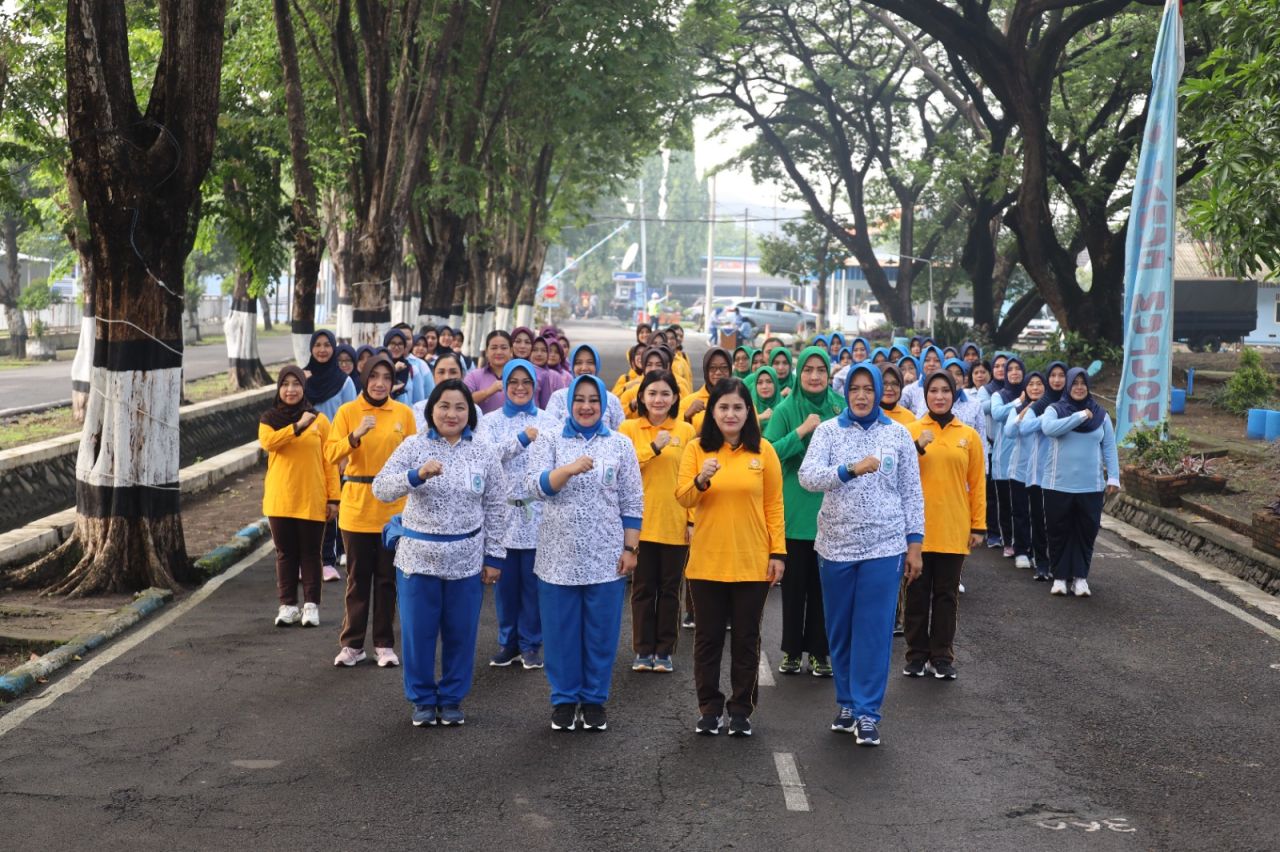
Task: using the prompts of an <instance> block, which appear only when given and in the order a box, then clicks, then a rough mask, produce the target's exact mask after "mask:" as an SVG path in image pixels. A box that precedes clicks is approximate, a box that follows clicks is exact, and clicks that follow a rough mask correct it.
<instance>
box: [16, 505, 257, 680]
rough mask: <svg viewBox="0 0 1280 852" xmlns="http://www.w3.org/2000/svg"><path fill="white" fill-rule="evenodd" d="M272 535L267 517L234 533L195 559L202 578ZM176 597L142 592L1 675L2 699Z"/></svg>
mask: <svg viewBox="0 0 1280 852" xmlns="http://www.w3.org/2000/svg"><path fill="white" fill-rule="evenodd" d="M269 534H270V528H269V527H268V526H267V519H266V518H261V519H259V520H257V521H255V522H253V523H252V524H249V525H248V526H247V527H244V528H243V529H241V530H240V531H239V532H237V533H236V534H235V535H234V536H232V538H231V541H230V542H228V543H227V544H224V545H220V546H218V547H215V548H214V549H213V550H211V551H209V552H208V553H206V554H205V555H204V556H202V557H200V558H199V559H197V560H196V561H195V568H196V570H197V571H198V572H199V573H200V577H201V579H202V580H203V581H205V582H207V581H208V580H210V579H212V578H213V577H216V576H217V575H218V574H221V573H222V572H223V571H226V570H227V569H228V568H230V567H231V566H232V565H234V564H235V563H237V562H239V561H240V560H241V559H243V558H244V557H245V556H247V555H248V554H249V553H250V551H252V550H253V548H254V547H255V546H256V545H257V544H258V543H259V542H260V541H261V540H262V539H263V538H265V537H266V536H267V535H269ZM172 600H173V592H171V591H169V590H168V589H156V588H151V589H147V590H146V591H142V592H138V594H137V596H136V597H135V598H134V600H133V602H132V603H130V604H127V605H126V606H122V607H121V608H120V609H118V610H116V611H115V612H114V613H112V614H111V616H110V617H109V618H108V619H107V621H106V623H104V624H103V625H102V627H101V628H99V629H98V630H95V631H93V632H92V633H86V634H82V635H80V636H76V637H75V638H73V639H72V640H71V641H70V642H67V643H66V644H64V645H59V646H58V647H57V648H54V649H53V650H52V651H50V652H48V653H47V654H44V655H42V656H41V657H39V658H38V659H35V660H31V661H29V662H26V663H23V664H22V665H20V666H18V667H16V668H13V669H10V670H9V671H8V672H5V673H4V674H3V675H0V701H12V700H14V699H15V698H18V697H20V696H21V695H23V694H24V693H25V692H27V691H28V690H30V689H31V688H32V687H34V686H35V685H36V684H38V683H39V682H40V681H41V680H43V679H45V678H47V677H48V676H49V675H51V674H53V673H54V672H56V671H58V670H59V669H61V668H63V667H64V666H66V665H68V664H69V663H73V662H76V661H78V660H79V659H80V657H82V656H83V655H84V654H87V653H88V652H89V651H92V650H93V649H94V648H97V647H99V646H101V645H103V644H105V643H106V642H108V641H109V640H111V639H114V638H115V637H116V636H119V635H120V634H121V633H123V632H125V631H126V630H128V629H129V628H131V627H133V626H134V625H136V624H138V623H139V622H141V621H143V620H145V619H146V618H147V617H149V616H151V615H152V614H154V613H155V612H157V611H159V610H160V609H161V608H162V607H164V606H165V604H167V603H169V602H170V601H172Z"/></svg>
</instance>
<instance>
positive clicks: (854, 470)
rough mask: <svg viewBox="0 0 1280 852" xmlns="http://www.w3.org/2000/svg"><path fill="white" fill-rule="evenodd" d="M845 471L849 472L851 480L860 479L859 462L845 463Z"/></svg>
mask: <svg viewBox="0 0 1280 852" xmlns="http://www.w3.org/2000/svg"><path fill="white" fill-rule="evenodd" d="M844 469H845V470H846V471H848V472H849V476H850V478H852V479H857V477H858V463H857V462H845V465H844Z"/></svg>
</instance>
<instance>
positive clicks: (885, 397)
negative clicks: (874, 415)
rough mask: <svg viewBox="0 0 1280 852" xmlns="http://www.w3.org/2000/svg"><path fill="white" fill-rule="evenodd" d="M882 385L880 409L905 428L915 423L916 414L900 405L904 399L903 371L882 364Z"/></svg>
mask: <svg viewBox="0 0 1280 852" xmlns="http://www.w3.org/2000/svg"><path fill="white" fill-rule="evenodd" d="M880 385H881V397H880V409H881V410H882V411H884V413H885V414H886V415H887V416H888V418H889V419H890V420H892V421H894V422H895V423H901V424H902V425H903V426H906V425H908V424H910V423H915V422H916V416H915V414H914V413H913V412H911V411H910V410H908V409H906V408H904V407H903V406H901V405H899V404H898V402H899V400H901V399H902V371H901V370H899V369H898V368H897V367H895V366H893V365H892V364H888V363H885V364H881V365H880Z"/></svg>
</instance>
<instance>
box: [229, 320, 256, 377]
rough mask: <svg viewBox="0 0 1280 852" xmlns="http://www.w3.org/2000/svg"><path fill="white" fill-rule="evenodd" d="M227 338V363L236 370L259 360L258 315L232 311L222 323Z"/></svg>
mask: <svg viewBox="0 0 1280 852" xmlns="http://www.w3.org/2000/svg"><path fill="white" fill-rule="evenodd" d="M222 329H223V331H224V332H225V333H226V336H227V363H228V364H229V365H230V366H231V367H232V368H233V369H234V368H236V367H242V366H245V365H246V364H247V363H248V362H251V361H257V360H258V315H257V314H251V313H249V312H248V311H237V310H232V311H230V312H229V313H228V314H227V318H226V319H225V320H223V322H222Z"/></svg>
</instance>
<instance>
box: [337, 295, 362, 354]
mask: <svg viewBox="0 0 1280 852" xmlns="http://www.w3.org/2000/svg"><path fill="white" fill-rule="evenodd" d="M354 325H355V322H354V320H353V314H352V312H351V299H350V298H343V297H341V296H340V297H338V339H339V340H351V341H354V340H355V337H354V335H353V328H352V327H353V326H354ZM356 345H357V346H358V345H359V344H356Z"/></svg>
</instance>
